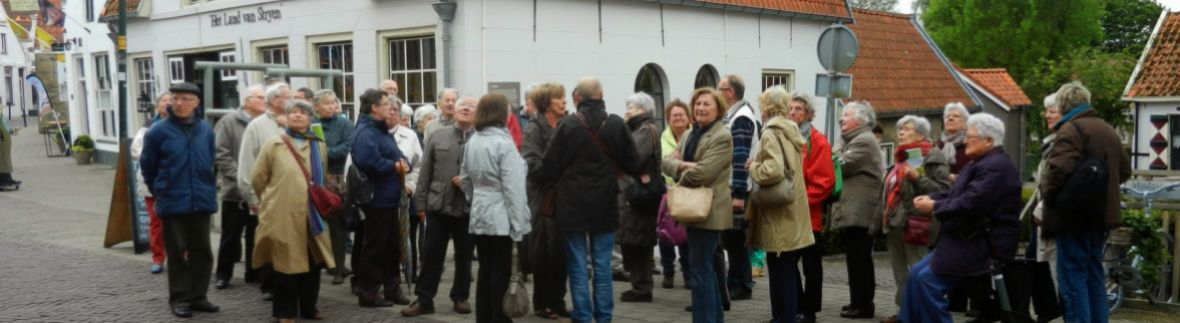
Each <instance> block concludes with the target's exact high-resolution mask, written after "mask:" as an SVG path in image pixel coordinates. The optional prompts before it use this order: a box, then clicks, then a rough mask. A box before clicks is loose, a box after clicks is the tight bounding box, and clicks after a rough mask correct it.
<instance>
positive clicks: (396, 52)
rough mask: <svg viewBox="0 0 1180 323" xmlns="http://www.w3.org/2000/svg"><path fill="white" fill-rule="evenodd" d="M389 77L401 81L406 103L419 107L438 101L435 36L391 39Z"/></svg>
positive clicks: (398, 94)
mask: <svg viewBox="0 0 1180 323" xmlns="http://www.w3.org/2000/svg"><path fill="white" fill-rule="evenodd" d="M389 79H391V80H394V81H397V84H398V86H399V87H400V88H401V90H400V91H398V92H397V96H398V98H400V99H402V102H405V103H407V104H410V105H413V106H417V105H422V104H427V103H434V102H435V101H437V99H436V98H435V95H437V94H436V93H437V92H438V64H436V62H435V59H434V36H433V35H431V36H419V37H411V38H395V39H390V40H389Z"/></svg>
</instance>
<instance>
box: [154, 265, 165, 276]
mask: <svg viewBox="0 0 1180 323" xmlns="http://www.w3.org/2000/svg"><path fill="white" fill-rule="evenodd" d="M162 272H164V265H161V264H152V273H153V274H159V273H162Z"/></svg>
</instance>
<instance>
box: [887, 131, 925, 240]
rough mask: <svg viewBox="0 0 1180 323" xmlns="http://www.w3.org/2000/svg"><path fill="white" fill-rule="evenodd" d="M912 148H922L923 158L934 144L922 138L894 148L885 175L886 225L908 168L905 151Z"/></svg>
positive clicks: (899, 194)
mask: <svg viewBox="0 0 1180 323" xmlns="http://www.w3.org/2000/svg"><path fill="white" fill-rule="evenodd" d="M914 148H920V149H922V157H923V158H925V157H926V156H927V155H929V154H930V149H932V148H934V145H933V144H931V143H930V141H929V140H925V139H923V140H922V141H919V142H915V143H912V144H908V145H901V146H898V147H897V149H895V150H894V152H893V170H892V171H890V172H889V175H888V176H885V216H884V217H883V219H884V221H885V222H884V223H885V224H886V225H888V224H889V213H892V212H890V211H891V210H893V207H894V206H895V205H894V204H895V203H896V202H897V199H898V198H899V197H901V186H902V181H905V174H906V171H907V170H909V165H908V164H906V159H908V157H909V156H906V151H907V150H910V149H914Z"/></svg>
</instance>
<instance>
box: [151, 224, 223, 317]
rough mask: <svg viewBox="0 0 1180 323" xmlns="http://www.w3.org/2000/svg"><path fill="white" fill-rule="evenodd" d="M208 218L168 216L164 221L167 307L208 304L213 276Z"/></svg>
mask: <svg viewBox="0 0 1180 323" xmlns="http://www.w3.org/2000/svg"><path fill="white" fill-rule="evenodd" d="M209 217H210V215H209V214H169V215H163V216H161V217H160V219H161V220H163V221H164V252H165V253H167V254H168V304H172V305H177V306H187V305H189V304H192V303H196V302H203V301H206V298H205V294H206V293H207V292H208V291H209V276H210V275H212V274H213V250H212V248H211V247H210V246H209Z"/></svg>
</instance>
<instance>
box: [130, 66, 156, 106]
mask: <svg viewBox="0 0 1180 323" xmlns="http://www.w3.org/2000/svg"><path fill="white" fill-rule="evenodd" d="M131 61H132V62H134V65H135V91H136V94H135V96H134V97H133V98H135V99H138V98H139V96H140V95H143V94H147V96H148V98H149V99H152V100H155V99H156V95H158V94H159V87H158V86H156V66H155V63H154V62H152V58H151V57H136V58H132V59H131Z"/></svg>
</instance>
